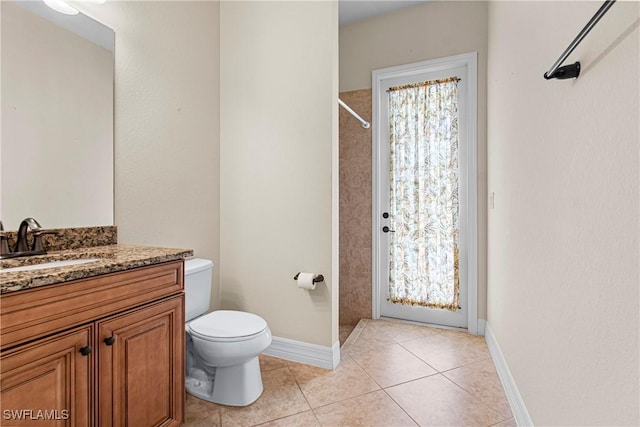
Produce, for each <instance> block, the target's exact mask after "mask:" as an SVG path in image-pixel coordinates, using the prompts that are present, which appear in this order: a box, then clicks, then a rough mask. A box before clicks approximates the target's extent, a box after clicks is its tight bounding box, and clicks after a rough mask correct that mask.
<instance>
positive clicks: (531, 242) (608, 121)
mask: <svg viewBox="0 0 640 427" xmlns="http://www.w3.org/2000/svg"><path fill="white" fill-rule="evenodd" d="M600 5H601V2H491V3H490V6H489V29H490V30H489V52H490V56H489V106H488V111H489V170H490V176H489V191H490V192H495V209H492V210H490V211H489V300H488V311H489V318H488V322H489V327H490V328H491V330H492V331H493V332H494V335H495V336H496V338H497V342H498V343H499V345H500V347H501V349H502V352H503V353H504V357H505V359H506V361H507V363H508V366H509V369H510V371H511V373H512V375H513V377H514V379H515V382H516V384H517V387H518V389H519V391H520V393H521V395H522V397H523V399H524V401H525V403H526V406H527V408H528V412H529V414H530V416H531V418H532V420H533V422H534V423H535V424H536V425H635V426H637V425H639V424H640V416H639V414H638V411H639V405H638V401H639V398H640V396H639V392H638V387H639V383H640V381H639V377H638V364H639V363H638V360H639V359H638V356H639V355H638V348H639V341H638V337H639V320H640V319H639V318H638V299H639V291H638V283H639V268H638V259H639V251H638V240H639V231H638V226H639V224H640V217H639V208H638V206H639V188H638V183H639V172H640V168H639V155H638V154H639V150H640V145H639V139H640V132H639V129H638V124H639V117H640V107H639V95H640V93H639V90H640V84H639V80H640V79H639V75H640V71H639V70H640V69H639V67H640V62H639V52H640V46H639V32H638V25H639V22H640V20H639V10H638V9H639V7H638V6H639V3H638V2H618V3H616V4H615V5H614V6H613V7H612V9H611V10H610V11H609V13H608V14H607V15H606V16H605V17H604V18H603V19H602V20H601V21H600V23H599V24H598V25H597V26H596V27H595V29H594V30H593V31H592V32H591V33H590V34H589V35H588V36H587V38H586V39H585V40H584V42H583V43H582V44H581V45H580V47H579V48H578V49H576V51H575V52H574V53H573V54H572V55H571V56H570V58H569V61H567V62H568V63H572V62H574V61H575V60H580V61H581V63H582V67H583V69H582V74H581V76H580V77H579V78H578V79H577V80H575V81H567V80H564V81H559V80H553V81H545V80H544V78H543V77H542V76H543V73H544V72H545V71H547V69H548V67H550V66H551V64H552V63H553V62H554V61H555V60H556V59H557V57H558V55H559V54H560V53H561V52H562V51H563V50H564V49H565V48H566V46H567V43H568V42H569V41H570V40H572V39H573V37H575V35H576V33H577V31H578V30H579V29H581V28H582V27H583V26H584V25H585V23H586V22H587V21H588V20H589V19H590V18H591V16H592V15H593V14H594V13H595V11H596V10H597V9H598V7H599V6H600Z"/></svg>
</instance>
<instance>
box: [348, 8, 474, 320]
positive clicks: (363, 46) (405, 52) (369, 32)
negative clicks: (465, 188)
mask: <svg viewBox="0 0 640 427" xmlns="http://www.w3.org/2000/svg"><path fill="white" fill-rule="evenodd" d="M466 52H478V128H477V129H478V140H477V141H478V177H477V181H478V317H479V318H481V319H485V318H486V312H487V311H486V305H487V302H486V294H487V281H486V264H487V259H486V242H487V240H486V238H487V236H486V233H487V232H486V222H487V216H486V210H487V202H486V200H487V168H486V163H487V158H486V154H487V138H486V132H487V130H486V124H487V117H486V114H487V111H486V102H487V89H486V87H487V86H486V81H487V3H486V2H474V1H471V2H466V1H446V2H444V1H440V2H429V3H426V4H424V5H420V6H416V7H410V8H407V9H402V10H400V11H398V12H396V13H392V14H388V15H384V16H380V17H376V18H372V19H369V20H366V21H362V22H357V23H354V24H350V25H346V26H343V27H341V28H340V92H343V91H351V90H356V89H368V88H371V70H374V69H379V68H385V67H391V66H395V65H402V64H408V63H412V62H419V61H426V60H429V59H435V58H441V57H445V56H452V55H457V54H461V53H466Z"/></svg>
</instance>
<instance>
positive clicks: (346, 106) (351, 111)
mask: <svg viewBox="0 0 640 427" xmlns="http://www.w3.org/2000/svg"><path fill="white" fill-rule="evenodd" d="M338 104H340V105H342V108H344V109H345V110H347V111H348V112H349V113H351V115H352V116H353V117H355V118H356V119H358V120H359V121H360V123H362V127H363V128H365V129H369V128H370V127H371V124H370V123H369V122H368V121H366V120H365V119H363V118H362V117H360V115H359V114H358V113H356V112H355V111H353V110H352V109H351V107H349V106H348V105H347V104H345V103H344V102H343V101H342V100H341V99H340V98H338Z"/></svg>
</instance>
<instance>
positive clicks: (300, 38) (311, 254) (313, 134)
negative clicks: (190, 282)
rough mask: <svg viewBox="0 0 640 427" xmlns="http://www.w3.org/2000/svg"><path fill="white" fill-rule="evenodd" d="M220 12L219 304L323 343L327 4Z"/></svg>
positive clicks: (330, 125)
mask: <svg viewBox="0 0 640 427" xmlns="http://www.w3.org/2000/svg"><path fill="white" fill-rule="evenodd" d="M220 10H221V29H220V34H221V39H220V40H221V44H220V49H221V80H220V87H221V102H220V103H221V124H222V127H221V159H222V162H221V169H220V171H221V199H220V206H221V215H220V230H221V241H220V256H221V259H220V269H221V282H222V284H223V285H222V304H223V307H226V308H233V309H241V310H246V311H250V312H254V313H257V314H259V315H261V316H262V317H264V318H265V320H266V321H267V322H268V323H269V326H270V327H271V331H272V332H273V335H274V336H277V337H282V338H288V339H293V340H298V341H303V342H307V343H312V344H318V345H323V346H331V345H333V343H335V342H336V341H337V340H338V337H337V329H338V327H337V308H336V306H337V290H338V278H337V275H336V271H337V265H335V264H336V261H335V258H334V257H335V251H336V249H337V241H336V236H335V232H336V231H337V216H336V213H337V191H336V190H337V188H334V187H335V186H336V182H337V177H334V175H335V174H337V94H338V91H337V89H338V88H337V73H338V69H337V61H336V59H337V58H336V57H335V53H336V52H337V5H336V4H335V3H332V2H223V3H222V4H221V7H220ZM334 181H335V182H334ZM334 222H336V224H335V226H334V224H333V223H334ZM299 271H310V272H316V273H322V274H324V276H325V279H326V284H322V285H320V286H319V287H318V288H317V289H316V290H314V291H308V290H304V289H299V288H297V287H296V282H295V281H294V280H293V276H294V275H295V274H296V273H297V272H299Z"/></svg>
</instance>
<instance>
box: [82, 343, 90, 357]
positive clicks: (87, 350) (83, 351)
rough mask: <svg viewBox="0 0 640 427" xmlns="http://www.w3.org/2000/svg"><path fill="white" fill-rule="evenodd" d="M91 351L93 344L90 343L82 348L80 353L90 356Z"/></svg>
mask: <svg viewBox="0 0 640 427" xmlns="http://www.w3.org/2000/svg"><path fill="white" fill-rule="evenodd" d="M89 353H91V346H90V345H88V346H86V347H82V348H81V349H80V354H81V355H83V356H88V355H89Z"/></svg>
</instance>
